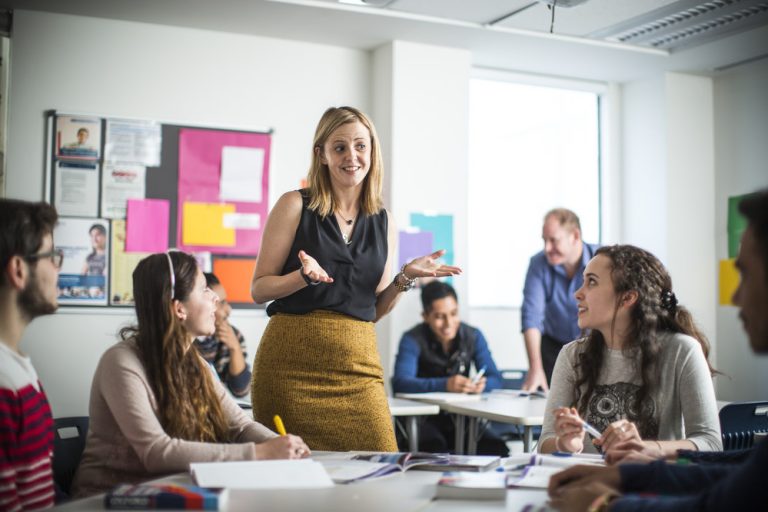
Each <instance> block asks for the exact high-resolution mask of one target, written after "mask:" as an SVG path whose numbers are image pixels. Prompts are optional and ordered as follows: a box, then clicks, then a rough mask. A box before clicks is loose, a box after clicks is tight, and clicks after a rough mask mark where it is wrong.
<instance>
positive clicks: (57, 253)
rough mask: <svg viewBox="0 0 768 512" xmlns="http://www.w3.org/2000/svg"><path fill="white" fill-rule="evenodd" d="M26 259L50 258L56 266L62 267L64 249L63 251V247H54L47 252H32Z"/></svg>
mask: <svg viewBox="0 0 768 512" xmlns="http://www.w3.org/2000/svg"><path fill="white" fill-rule="evenodd" d="M24 259H25V260H27V261H39V260H44V259H50V260H51V263H53V266H54V267H56V268H61V264H62V263H64V251H62V250H61V249H52V250H50V251H46V252H40V253H37V254H30V255H29V256H27V257H26V258H24Z"/></svg>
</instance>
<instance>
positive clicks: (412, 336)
mask: <svg viewBox="0 0 768 512" xmlns="http://www.w3.org/2000/svg"><path fill="white" fill-rule="evenodd" d="M423 327H424V324H423V323H418V324H416V325H414V326H413V327H411V328H410V329H408V330H407V331H405V332H404V333H403V335H402V336H401V337H400V342H401V343H402V342H404V341H405V340H406V339H408V340H411V341H415V340H416V338H418V337H419V336H420V335H421V329H422V328H423Z"/></svg>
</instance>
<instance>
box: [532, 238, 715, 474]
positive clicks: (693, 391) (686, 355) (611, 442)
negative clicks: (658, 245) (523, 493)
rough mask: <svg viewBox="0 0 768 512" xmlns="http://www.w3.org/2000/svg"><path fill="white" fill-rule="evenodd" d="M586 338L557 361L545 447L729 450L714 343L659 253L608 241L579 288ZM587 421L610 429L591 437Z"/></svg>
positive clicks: (662, 452) (611, 456)
mask: <svg viewBox="0 0 768 512" xmlns="http://www.w3.org/2000/svg"><path fill="white" fill-rule="evenodd" d="M574 295H575V298H576V301H577V303H578V322H579V327H580V328H581V329H582V330H583V331H584V332H587V333H588V334H586V336H585V337H584V338H581V339H579V340H576V341H573V342H571V343H569V344H568V345H566V346H565V347H564V348H563V351H562V352H561V353H560V356H559V357H558V359H557V363H556V364H555V369H554V372H553V376H552V387H551V389H550V393H549V397H548V400H547V409H546V414H545V416H544V426H543V429H542V434H541V438H540V440H539V451H541V452H544V453H547V452H553V451H564V452H572V453H578V452H581V451H582V450H583V451H593V452H594V451H596V450H598V449H599V450H602V451H603V452H604V453H606V460H607V461H608V462H609V463H613V462H617V461H619V460H621V459H623V458H625V457H627V456H629V458H630V459H632V458H635V459H638V458H640V459H646V458H659V457H664V456H666V455H669V454H672V453H674V452H675V451H676V450H677V449H689V450H690V449H693V450H720V449H721V448H722V444H721V439H720V428H719V421H718V416H717V405H716V402H715V393H714V388H713V385H712V374H713V373H714V370H713V369H712V367H711V366H710V365H709V362H708V361H707V357H708V353H709V346H708V343H707V340H706V338H705V336H704V335H703V334H702V333H701V332H700V331H699V330H698V328H697V327H696V325H695V324H694V322H693V318H692V317H691V314H690V313H689V312H688V310H687V309H685V308H684V307H683V306H681V305H678V303H677V298H676V297H675V294H674V292H673V290H672V279H671V278H670V276H669V273H668V272H667V270H666V269H665V268H664V265H662V264H661V262H660V261H659V260H658V259H657V258H656V257H655V256H653V255H652V254H651V253H649V252H647V251H644V250H643V249H639V248H637V247H634V246H631V245H614V246H609V247H602V248H600V249H599V250H598V251H597V252H596V253H595V257H594V258H592V260H590V262H589V263H588V264H587V266H586V268H585V270H584V284H583V286H582V287H581V288H579V289H578V290H577V291H576V293H575V294H574ZM584 421H586V422H587V423H589V424H591V425H593V426H594V427H595V428H596V429H597V430H598V431H599V432H601V433H602V435H601V436H600V437H599V438H597V439H594V440H593V441H592V442H589V441H588V439H589V438H587V437H586V435H587V434H586V432H585V428H584Z"/></svg>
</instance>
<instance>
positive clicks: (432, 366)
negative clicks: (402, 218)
mask: <svg viewBox="0 0 768 512" xmlns="http://www.w3.org/2000/svg"><path fill="white" fill-rule="evenodd" d="M421 304H422V307H423V308H424V309H423V312H422V314H421V315H422V318H423V319H424V322H423V323H420V324H419V325H417V326H415V327H413V328H412V329H411V330H409V331H408V332H406V333H405V334H403V337H402V338H401V340H400V348H399V350H398V352H397V358H396V360H395V373H394V376H393V377H392V391H393V392H394V393H422V392H429V391H449V392H453V393H482V392H483V391H490V390H493V389H497V388H500V387H501V374H500V373H499V371H498V370H497V369H496V364H495V363H494V362H493V357H491V352H490V350H488V343H487V342H486V341H485V337H484V336H483V333H482V332H480V330H479V329H476V328H474V327H472V326H470V325H467V324H465V323H463V322H462V321H461V319H460V318H459V303H458V298H457V297H456V291H455V290H454V289H453V287H452V286H451V285H449V284H446V283H443V282H441V281H432V282H431V283H429V284H427V285H426V286H424V288H422V290H421ZM472 363H474V365H475V368H476V369H477V370H478V371H480V370H481V369H483V368H484V369H485V374H484V375H483V376H482V377H481V378H480V379H479V380H477V382H475V381H473V380H472V379H470V378H469V369H470V365H471V364H472ZM453 440H454V425H453V421H452V420H451V418H450V417H449V416H448V415H447V414H443V413H441V414H439V415H437V416H427V417H426V418H425V422H424V424H423V425H422V426H421V429H420V431H419V449H420V450H422V451H428V452H443V453H444V452H448V451H452V450H451V449H452V448H453V442H454V441H453ZM478 453H483V454H492V455H502V456H506V455H507V454H508V450H507V446H506V444H505V443H504V441H502V440H501V439H500V438H499V437H498V436H496V435H495V434H493V433H492V432H491V431H490V430H488V431H486V433H485V435H484V436H483V437H482V438H480V440H479V442H478Z"/></svg>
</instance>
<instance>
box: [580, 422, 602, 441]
mask: <svg viewBox="0 0 768 512" xmlns="http://www.w3.org/2000/svg"><path fill="white" fill-rule="evenodd" d="M581 424H582V426H583V427H584V430H586V431H587V434H589V435H591V436H592V437H594V438H595V439H600V437H602V435H603V434H601V433H600V431H599V430H597V429H596V428H595V427H593V426H592V425H590V424H589V423H587V422H586V421H584V420H581Z"/></svg>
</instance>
